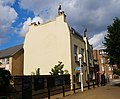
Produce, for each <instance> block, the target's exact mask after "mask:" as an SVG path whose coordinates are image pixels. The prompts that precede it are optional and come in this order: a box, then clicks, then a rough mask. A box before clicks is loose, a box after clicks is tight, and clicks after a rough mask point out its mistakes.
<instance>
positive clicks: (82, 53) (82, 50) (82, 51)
mask: <svg viewBox="0 0 120 99" xmlns="http://www.w3.org/2000/svg"><path fill="white" fill-rule="evenodd" d="M84 54H85V52H84V49H83V48H82V49H81V55H82V62H84Z"/></svg>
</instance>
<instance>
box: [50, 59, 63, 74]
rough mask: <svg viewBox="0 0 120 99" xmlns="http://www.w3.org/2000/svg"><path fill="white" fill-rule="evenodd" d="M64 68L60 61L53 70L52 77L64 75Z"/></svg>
mask: <svg viewBox="0 0 120 99" xmlns="http://www.w3.org/2000/svg"><path fill="white" fill-rule="evenodd" d="M63 67H64V64H63V63H62V62H60V61H59V63H58V65H55V66H54V68H52V69H51V72H50V74H51V75H59V74H60V75H62V74H63V73H64V71H63V70H62V69H63Z"/></svg>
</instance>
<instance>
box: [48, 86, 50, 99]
mask: <svg viewBox="0 0 120 99" xmlns="http://www.w3.org/2000/svg"><path fill="white" fill-rule="evenodd" d="M48 99H50V88H48Z"/></svg>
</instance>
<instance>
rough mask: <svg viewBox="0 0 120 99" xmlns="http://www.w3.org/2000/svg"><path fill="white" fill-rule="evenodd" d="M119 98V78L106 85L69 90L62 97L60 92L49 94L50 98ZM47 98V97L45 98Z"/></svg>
mask: <svg viewBox="0 0 120 99" xmlns="http://www.w3.org/2000/svg"><path fill="white" fill-rule="evenodd" d="M107 98H108V99H120V79H113V80H111V81H110V83H109V84H107V85H106V86H100V87H97V86H95V88H93V87H92V86H91V89H89V90H88V89H87V88H84V92H81V91H80V89H79V90H76V93H73V91H69V92H66V93H65V97H63V95H62V93H61V94H58V95H54V96H51V97H50V99H107ZM46 99H47V98H46Z"/></svg>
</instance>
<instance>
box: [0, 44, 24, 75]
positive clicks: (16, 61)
mask: <svg viewBox="0 0 120 99" xmlns="http://www.w3.org/2000/svg"><path fill="white" fill-rule="evenodd" d="M0 63H1V64H0V69H5V70H9V71H10V73H11V74H12V75H13V76H17V75H23V63H24V50H23V45H17V46H14V47H10V48H8V49H4V50H1V51H0Z"/></svg>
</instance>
